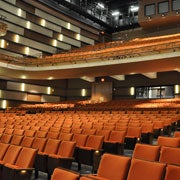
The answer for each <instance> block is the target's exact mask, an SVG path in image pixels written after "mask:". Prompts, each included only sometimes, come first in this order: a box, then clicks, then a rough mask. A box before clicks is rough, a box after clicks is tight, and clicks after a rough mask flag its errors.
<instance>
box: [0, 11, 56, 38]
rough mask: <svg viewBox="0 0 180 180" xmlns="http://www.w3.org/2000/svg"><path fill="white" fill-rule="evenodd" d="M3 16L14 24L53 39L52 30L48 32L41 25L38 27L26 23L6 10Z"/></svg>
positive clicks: (2, 13)
mask: <svg viewBox="0 0 180 180" xmlns="http://www.w3.org/2000/svg"><path fill="white" fill-rule="evenodd" d="M1 15H3V16H5V17H6V20H7V21H8V22H11V23H14V24H16V25H17V26H22V27H24V28H27V29H31V30H33V31H36V32H38V33H40V34H44V35H46V36H49V37H52V35H53V32H52V31H51V30H48V29H46V28H44V27H42V26H40V25H36V24H34V23H32V22H30V21H26V20H24V19H22V18H20V17H18V16H14V15H12V14H10V13H8V12H6V11H4V10H1Z"/></svg>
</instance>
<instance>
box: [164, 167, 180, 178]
mask: <svg viewBox="0 0 180 180" xmlns="http://www.w3.org/2000/svg"><path fill="white" fill-rule="evenodd" d="M179 179H180V166H175V165H169V164H168V165H167V167H166V175H165V178H164V180H179Z"/></svg>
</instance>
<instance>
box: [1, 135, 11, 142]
mask: <svg viewBox="0 0 180 180" xmlns="http://www.w3.org/2000/svg"><path fill="white" fill-rule="evenodd" d="M11 139H12V135H10V134H5V133H3V134H2V135H1V137H0V142H1V143H7V144H8V143H10V142H11Z"/></svg>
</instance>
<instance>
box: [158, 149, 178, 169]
mask: <svg viewBox="0 0 180 180" xmlns="http://www.w3.org/2000/svg"><path fill="white" fill-rule="evenodd" d="M159 161H160V162H163V163H167V164H175V165H179V166H180V148H177V147H166V146H162V147H161V151H160V157H159Z"/></svg>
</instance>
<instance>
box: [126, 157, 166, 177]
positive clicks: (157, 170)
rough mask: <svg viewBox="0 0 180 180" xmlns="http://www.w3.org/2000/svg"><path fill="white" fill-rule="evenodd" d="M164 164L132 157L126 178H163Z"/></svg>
mask: <svg viewBox="0 0 180 180" xmlns="http://www.w3.org/2000/svg"><path fill="white" fill-rule="evenodd" d="M165 167H166V164H163V163H159V162H152V161H145V160H140V159H135V158H132V160H131V166H130V169H129V172H128V177H127V180H145V179H146V180H160V179H163V177H164V173H165Z"/></svg>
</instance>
